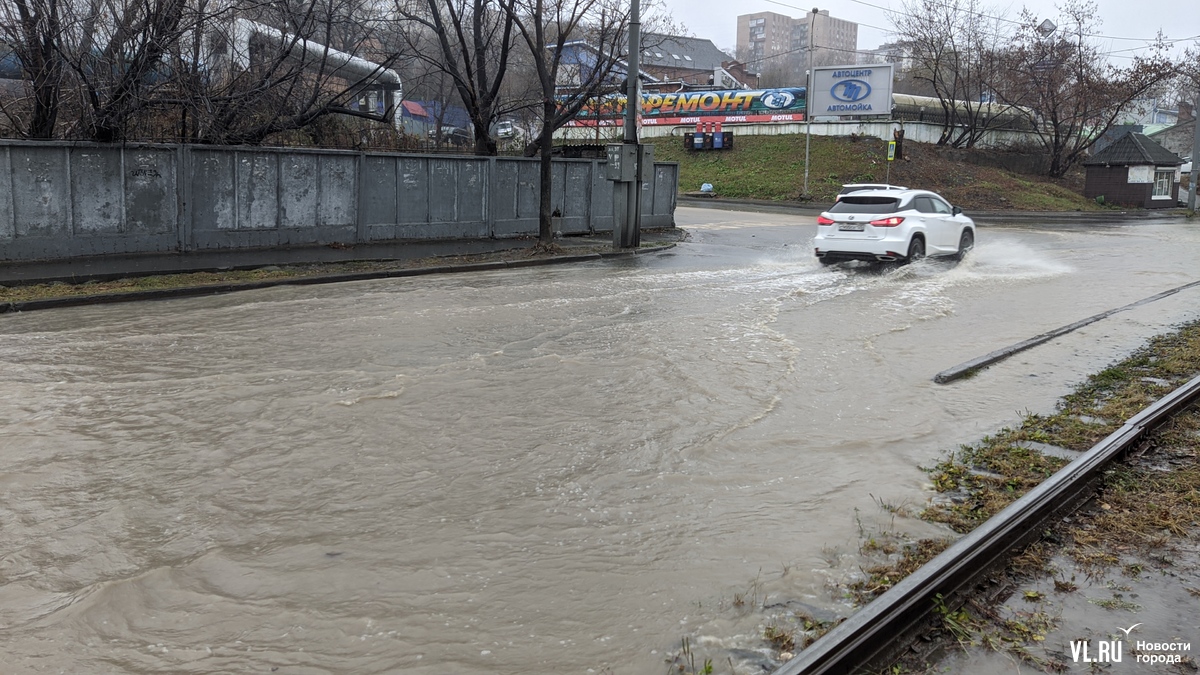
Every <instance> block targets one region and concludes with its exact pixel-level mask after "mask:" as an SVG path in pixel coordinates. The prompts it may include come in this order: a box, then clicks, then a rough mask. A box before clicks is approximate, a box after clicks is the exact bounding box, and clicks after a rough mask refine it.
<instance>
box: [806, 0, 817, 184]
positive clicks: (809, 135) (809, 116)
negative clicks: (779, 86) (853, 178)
mask: <svg viewBox="0 0 1200 675" xmlns="http://www.w3.org/2000/svg"><path fill="white" fill-rule="evenodd" d="M816 26H817V8H816V7H813V10H812V19H810V20H809V22H808V79H807V80H805V84H804V197H805V198H808V197H809V196H810V195H809V194H808V146H809V144H810V143H811V141H812V80H813V30H815V29H816Z"/></svg>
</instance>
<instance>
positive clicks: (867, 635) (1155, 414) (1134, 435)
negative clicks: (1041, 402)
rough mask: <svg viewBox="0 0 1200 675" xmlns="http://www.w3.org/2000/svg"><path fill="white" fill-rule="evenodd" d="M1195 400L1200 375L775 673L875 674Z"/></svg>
mask: <svg viewBox="0 0 1200 675" xmlns="http://www.w3.org/2000/svg"><path fill="white" fill-rule="evenodd" d="M1197 397H1200V376H1197V377H1195V378H1193V379H1191V380H1190V381H1188V382H1187V383H1186V384H1184V385H1182V386H1180V387H1179V388H1177V389H1175V390H1174V391H1172V392H1171V393H1169V394H1167V395H1166V396H1164V397H1162V398H1161V399H1159V400H1158V401H1157V402H1155V403H1154V404H1152V405H1150V406H1148V407H1147V408H1145V409H1144V410H1142V411H1141V412H1139V413H1138V414H1136V415H1134V416H1133V417H1131V418H1129V419H1128V420H1127V421H1126V422H1125V423H1124V424H1123V425H1122V426H1121V427H1120V428H1119V429H1117V430H1116V431H1114V432H1113V433H1111V434H1109V435H1108V436H1107V437H1105V438H1104V439H1103V440H1101V441H1100V442H1099V443H1097V444H1096V445H1094V446H1093V447H1092V448H1091V449H1090V450H1088V451H1087V452H1085V453H1084V454H1082V455H1081V456H1080V457H1078V458H1077V459H1075V460H1074V461H1072V462H1071V463H1070V464H1068V465H1067V466H1065V467H1063V468H1062V469H1061V470H1060V471H1059V472H1057V473H1055V474H1054V475H1053V476H1051V477H1050V478H1048V479H1046V480H1045V481H1044V482H1043V483H1041V484H1040V485H1038V486H1037V487H1036V488H1034V489H1033V490H1031V491H1029V492H1028V493H1027V494H1025V495H1024V496H1023V497H1021V498H1020V499H1018V500H1017V501H1015V502H1013V503H1012V504H1010V505H1009V506H1008V507H1007V508H1005V509H1004V510H1003V511H1001V512H999V513H998V514H996V515H995V516H993V517H992V518H991V519H989V520H988V521H986V522H985V523H983V524H982V525H980V526H979V527H977V528H976V529H975V530H973V531H971V532H970V533H968V534H966V535H964V536H963V537H962V538H961V539H959V540H958V541H957V542H955V543H954V544H952V545H951V546H950V547H949V548H947V549H946V550H945V551H943V552H942V553H941V554H940V555H938V556H937V557H936V558H934V559H933V560H931V561H929V562H928V563H926V564H925V565H924V566H922V567H921V568H920V569H918V570H917V571H916V572H914V573H913V574H911V575H910V576H909V577H907V578H906V579H904V580H903V581H901V582H900V583H898V584H896V585H895V586H894V587H892V588H891V589H890V590H888V591H887V592H885V593H884V594H883V595H881V596H879V597H878V598H876V599H875V600H874V601H872V602H871V603H870V604H868V605H866V606H865V607H863V608H862V609H861V610H859V611H858V612H857V613H856V614H854V615H852V616H851V617H850V618H849V619H847V620H846V621H844V622H842V623H841V624H840V625H838V626H837V627H835V628H834V629H833V630H831V631H830V632H829V633H827V634H826V635H824V636H823V637H821V638H820V639H818V640H817V641H816V642H814V643H813V644H812V645H811V646H809V647H808V648H807V649H805V650H804V651H803V652H801V653H800V654H799V655H797V656H796V657H795V658H793V659H792V660H790V661H788V662H787V663H785V664H784V665H783V666H781V667H780V668H778V669H777V670H775V671H774V674H773V675H835V674H842V673H847V674H848V673H864V672H875V671H878V670H879V669H880V668H883V667H886V666H887V664H889V663H890V662H892V661H893V660H894V659H895V658H896V657H897V656H898V655H900V654H901V653H902V652H903V651H904V650H905V649H906V648H907V647H908V646H909V644H911V641H912V640H913V639H914V638H915V637H916V636H917V635H918V634H920V633H922V632H923V631H924V630H925V629H927V628H930V627H932V626H933V618H934V610H935V608H937V607H939V606H941V607H951V608H956V607H957V606H959V605H960V604H962V602H964V601H965V599H966V598H967V597H968V596H969V595H970V594H971V592H972V591H973V589H974V588H975V587H976V585H977V584H978V583H979V582H980V581H981V580H982V579H983V578H984V577H986V576H987V575H988V574H989V573H990V572H992V571H993V570H995V569H997V568H998V567H1000V566H1003V565H1005V564H1006V563H1007V561H1008V560H1009V558H1010V557H1011V555H1012V554H1013V553H1015V552H1018V551H1019V550H1020V549H1021V548H1023V547H1024V546H1025V545H1027V544H1029V543H1031V542H1032V541H1033V540H1034V539H1036V538H1037V537H1038V536H1040V534H1041V532H1042V531H1043V529H1044V527H1043V525H1044V524H1045V523H1047V522H1049V521H1050V520H1052V519H1054V518H1058V517H1061V516H1062V515H1064V514H1065V513H1067V512H1070V511H1072V510H1074V509H1075V508H1077V507H1078V506H1079V505H1080V504H1082V503H1083V502H1084V501H1086V500H1087V499H1088V498H1089V497H1090V496H1091V495H1092V494H1093V492H1094V490H1095V487H1096V484H1097V481H1098V479H1099V478H1100V477H1101V475H1102V474H1103V472H1104V470H1105V469H1106V468H1107V467H1108V466H1109V465H1110V464H1112V463H1113V462H1116V461H1118V460H1119V459H1121V458H1122V457H1123V456H1124V455H1125V454H1126V453H1127V452H1128V451H1129V450H1130V449H1132V448H1135V447H1136V446H1138V444H1139V443H1140V442H1141V441H1142V440H1143V439H1144V438H1145V436H1146V435H1147V434H1148V433H1150V432H1151V431H1152V430H1153V429H1154V428H1155V427H1157V426H1159V425H1160V424H1162V423H1163V422H1165V421H1167V420H1168V419H1170V418H1171V417H1172V416H1173V415H1175V414H1176V413H1178V412H1179V411H1181V410H1182V409H1183V408H1185V407H1186V406H1187V405H1189V404H1190V403H1192V402H1193V401H1195V400H1196V399H1197Z"/></svg>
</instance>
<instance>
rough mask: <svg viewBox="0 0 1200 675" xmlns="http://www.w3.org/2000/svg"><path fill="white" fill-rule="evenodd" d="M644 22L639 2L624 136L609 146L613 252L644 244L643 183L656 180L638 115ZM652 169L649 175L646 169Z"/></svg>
mask: <svg viewBox="0 0 1200 675" xmlns="http://www.w3.org/2000/svg"><path fill="white" fill-rule="evenodd" d="M641 55H642V19H641V7H639V0H631V2H630V7H629V58H628V59H627V63H626V65H627V66H628V68H627V71H626V75H627V77H626V78H625V84H626V87H625V135H624V138H623V142H622V143H621V144H620V145H616V144H612V145H609V146H608V179H609V180H612V181H615V182H614V183H613V248H614V249H622V248H637V247H638V246H640V245H641V242H642V182H643V181H644V180H646V178H647V177H650V178H651V179H652V178H653V176H654V154H653V151H654V146H652V145H641V144H639V143H638V136H637V115H638V112H639V111H640V110H641V104H642V93H641V87H640V84H641V78H640V75H641V68H642V64H641ZM647 164H648V165H649V171H647V167H646V165H647Z"/></svg>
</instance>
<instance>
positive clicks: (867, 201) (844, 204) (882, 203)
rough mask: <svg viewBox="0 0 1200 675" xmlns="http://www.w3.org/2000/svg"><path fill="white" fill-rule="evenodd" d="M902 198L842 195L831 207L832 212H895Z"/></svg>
mask: <svg viewBox="0 0 1200 675" xmlns="http://www.w3.org/2000/svg"><path fill="white" fill-rule="evenodd" d="M899 204H900V200H899V199H896V198H895V197H855V196H853V195H851V196H848V197H842V198H841V199H840V200H838V202H837V203H836V204H834V205H833V206H832V207H830V209H829V212H830V213H893V212H894V211H896V207H897V206H899Z"/></svg>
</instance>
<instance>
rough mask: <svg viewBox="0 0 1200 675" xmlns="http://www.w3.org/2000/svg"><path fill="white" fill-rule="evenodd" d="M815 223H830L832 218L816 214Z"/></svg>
mask: <svg viewBox="0 0 1200 675" xmlns="http://www.w3.org/2000/svg"><path fill="white" fill-rule="evenodd" d="M817 224H818V225H832V224H833V219H832V218H826V217H825V216H817Z"/></svg>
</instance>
